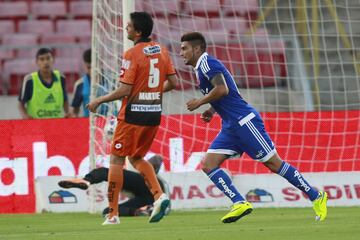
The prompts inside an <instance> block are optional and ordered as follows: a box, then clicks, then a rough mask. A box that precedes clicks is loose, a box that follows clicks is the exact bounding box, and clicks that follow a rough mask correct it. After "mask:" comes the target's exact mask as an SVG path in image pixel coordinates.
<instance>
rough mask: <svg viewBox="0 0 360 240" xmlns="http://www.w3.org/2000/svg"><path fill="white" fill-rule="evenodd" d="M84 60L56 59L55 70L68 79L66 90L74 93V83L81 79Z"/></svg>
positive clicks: (79, 57) (78, 58) (79, 58)
mask: <svg viewBox="0 0 360 240" xmlns="http://www.w3.org/2000/svg"><path fill="white" fill-rule="evenodd" d="M81 64H82V58H81V55H80V56H78V57H76V58H56V60H55V68H56V69H59V70H60V72H61V73H63V74H64V75H65V77H66V90H67V92H73V88H74V83H75V81H76V80H78V79H79V77H80V72H81Z"/></svg>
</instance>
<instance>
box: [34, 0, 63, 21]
mask: <svg viewBox="0 0 360 240" xmlns="http://www.w3.org/2000/svg"><path fill="white" fill-rule="evenodd" d="M31 14H32V17H33V18H37V19H64V18H66V14H67V12H66V7H65V3H64V2H63V1H54V2H52V1H51V2H33V3H32V4H31Z"/></svg>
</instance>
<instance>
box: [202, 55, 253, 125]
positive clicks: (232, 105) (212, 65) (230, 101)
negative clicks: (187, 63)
mask: <svg viewBox="0 0 360 240" xmlns="http://www.w3.org/2000/svg"><path fill="white" fill-rule="evenodd" d="M195 73H196V76H197V78H198V80H199V82H200V89H201V92H202V93H203V94H204V95H206V94H208V93H209V92H210V91H211V90H212V89H213V88H214V86H213V85H212V84H211V82H210V81H211V80H212V78H213V77H214V76H215V75H217V74H219V73H222V74H223V75H224V78H225V81H226V84H227V86H228V89H229V93H228V95H227V96H224V97H222V98H220V99H219V100H217V101H214V102H211V103H210V105H211V106H212V107H213V108H214V109H215V111H216V112H217V113H218V114H219V115H220V117H221V119H222V127H223V128H230V127H232V126H234V125H236V126H237V125H238V124H239V121H240V119H242V118H243V117H245V116H247V115H248V114H249V113H251V112H256V110H255V109H254V108H253V107H252V106H250V105H249V104H248V103H247V102H246V101H245V100H244V99H243V98H242V97H241V95H240V93H239V91H238V88H237V86H236V84H235V81H234V79H233V77H232V76H231V74H230V72H229V71H228V70H227V69H226V67H225V66H224V65H223V64H222V63H221V62H220V61H219V60H218V59H216V58H214V57H212V56H210V55H208V54H207V53H206V52H205V53H203V54H202V55H201V56H200V58H199V59H198V62H197V64H196V67H195Z"/></svg>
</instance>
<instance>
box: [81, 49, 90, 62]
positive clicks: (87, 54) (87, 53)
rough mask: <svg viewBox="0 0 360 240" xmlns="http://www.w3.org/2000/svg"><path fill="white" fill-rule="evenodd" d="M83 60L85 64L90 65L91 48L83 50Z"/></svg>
mask: <svg viewBox="0 0 360 240" xmlns="http://www.w3.org/2000/svg"><path fill="white" fill-rule="evenodd" d="M83 60H84V62H85V63H88V64H91V48H89V49H87V50H85V52H84V53H83Z"/></svg>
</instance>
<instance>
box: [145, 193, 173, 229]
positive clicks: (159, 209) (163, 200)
mask: <svg viewBox="0 0 360 240" xmlns="http://www.w3.org/2000/svg"><path fill="white" fill-rule="evenodd" d="M169 204H170V199H169V198H168V196H166V194H165V193H163V194H161V196H160V197H159V199H158V200H156V201H155V202H154V209H153V211H152V212H151V215H150V218H149V222H150V223H154V222H159V221H160V220H161V219H162V218H163V217H164V215H165V211H166V208H167V207H168V206H169Z"/></svg>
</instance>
